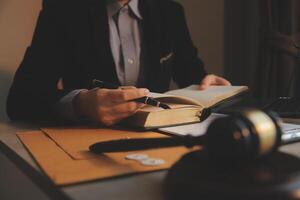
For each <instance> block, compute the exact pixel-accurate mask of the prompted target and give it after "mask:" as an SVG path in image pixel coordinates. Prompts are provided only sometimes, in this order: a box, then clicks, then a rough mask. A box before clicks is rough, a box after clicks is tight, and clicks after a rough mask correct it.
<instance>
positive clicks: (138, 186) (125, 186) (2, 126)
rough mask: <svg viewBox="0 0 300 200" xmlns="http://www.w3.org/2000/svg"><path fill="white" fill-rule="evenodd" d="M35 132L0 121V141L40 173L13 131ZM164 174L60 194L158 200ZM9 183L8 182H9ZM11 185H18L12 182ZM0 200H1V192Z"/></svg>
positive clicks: (77, 187) (99, 183)
mask: <svg viewBox="0 0 300 200" xmlns="http://www.w3.org/2000/svg"><path fill="white" fill-rule="evenodd" d="M37 129H38V126H37V125H32V124H26V123H10V122H0V140H1V141H2V142H3V143H5V144H6V145H8V146H9V147H10V148H11V149H13V150H14V151H15V152H16V153H17V154H18V155H19V156H20V157H22V158H23V159H24V160H25V161H26V162H28V163H29V164H30V165H31V166H32V167H34V169H36V170H38V171H40V169H39V167H38V166H37V165H36V163H35V162H34V160H33V159H32V157H31V156H30V154H29V153H28V152H27V151H26V149H25V148H24V146H23V145H22V143H21V142H20V141H19V140H18V138H17V136H16V132H18V131H27V130H37ZM0 163H1V157H0ZM0 165H1V164H0ZM0 169H1V168H0ZM6 173H10V172H6ZM165 175H166V171H161V172H153V173H147V174H142V175H134V176H127V177H123V178H115V179H109V180H102V181H97V182H91V183H84V184H79V185H74V186H67V187H62V191H63V192H64V193H65V194H67V196H69V197H70V198H71V199H75V200H77V199H78V200H79V199H82V200H93V199H95V200H99V199H105V200H110V199H114V200H115V199H122V200H134V199H138V200H153V199H155V200H160V199H163V193H162V183H163V180H164V177H165ZM8 177H9V176H8ZM7 181H8V180H4V179H3V178H0V185H2V184H5V183H6V182H7ZM9 182H12V180H10V181H9ZM14 184H21V183H19V182H18V181H16V182H15V183H14ZM11 188H12V192H14V193H15V192H18V191H14V189H13V186H12V187H11ZM0 191H1V190H0ZM33 191H34V190H33ZM0 199H2V198H1V192H0Z"/></svg>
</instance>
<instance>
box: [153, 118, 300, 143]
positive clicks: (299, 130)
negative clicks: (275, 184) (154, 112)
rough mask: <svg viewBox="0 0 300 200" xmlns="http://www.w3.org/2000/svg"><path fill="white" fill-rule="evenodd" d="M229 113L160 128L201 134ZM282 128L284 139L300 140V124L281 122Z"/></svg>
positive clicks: (177, 133)
mask: <svg viewBox="0 0 300 200" xmlns="http://www.w3.org/2000/svg"><path fill="white" fill-rule="evenodd" d="M226 116H227V115H223V114H216V113H213V114H211V116H210V117H209V118H207V119H206V120H205V121H203V122H201V123H196V124H190V125H184V126H174V127H168V128H160V129H159V130H160V131H162V132H165V133H169V134H172V135H177V136H186V135H191V136H200V135H204V134H205V133H206V131H207V128H208V127H209V125H210V124H211V123H212V122H213V121H214V120H216V119H217V118H221V117H226ZM281 128H282V132H283V135H282V140H283V141H284V142H285V141H289V140H296V139H297V140H300V125H299V124H291V123H281Z"/></svg>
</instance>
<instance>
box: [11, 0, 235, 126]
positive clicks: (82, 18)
mask: <svg viewBox="0 0 300 200" xmlns="http://www.w3.org/2000/svg"><path fill="white" fill-rule="evenodd" d="M171 78H173V79H174V81H175V82H176V83H177V84H178V86H179V87H181V88H182V87H186V86H188V85H191V84H200V86H199V89H205V88H206V87H208V86H210V85H230V83H229V82H228V81H227V80H225V79H224V78H221V77H218V76H216V75H212V74H210V75H209V74H207V72H206V71H205V69H204V65H203V62H202V61H201V60H200V59H199V58H198V56H197V50H196V48H195V47H194V45H193V43H192V40H191V37H190V34H189V31H188V27H187V24H186V20H185V16H184V11H183V8H182V6H181V5H180V4H178V3H176V2H174V1H171V0H131V1H128V0H63V1H58V2H49V3H48V4H47V5H46V6H44V8H43V9H42V11H41V13H40V16H39V19H38V22H37V26H36V30H35V34H34V37H33V40H32V44H31V46H30V47H29V48H28V49H27V51H26V53H25V56H24V59H23V61H22V63H21V65H20V67H19V69H18V70H17V72H16V74H15V78H14V81H13V84H12V86H11V89H10V92H9V95H8V99H7V113H8V116H9V117H10V118H11V119H12V120H31V121H32V120H33V121H35V120H53V119H57V118H61V119H64V120H79V119H82V118H84V119H85V118H89V119H93V120H96V121H98V122H100V123H102V124H104V125H113V124H115V123H118V122H119V121H121V120H122V119H124V118H126V117H128V116H131V115H132V114H134V113H135V112H136V111H137V110H138V109H139V108H140V107H141V106H142V105H141V104H139V103H136V102H133V101H130V100H132V99H136V98H139V97H143V96H145V95H147V94H148V93H149V91H153V92H165V91H167V90H168V89H169V84H170V80H171ZM94 79H98V80H102V81H106V82H110V83H113V84H117V85H119V86H123V87H120V89H114V90H110V89H90V84H91V81H92V80H94ZM124 86H126V87H124Z"/></svg>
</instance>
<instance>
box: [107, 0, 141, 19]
mask: <svg viewBox="0 0 300 200" xmlns="http://www.w3.org/2000/svg"><path fill="white" fill-rule="evenodd" d="M106 2H107V10H108V15H109V17H113V16H115V15H116V14H117V13H118V12H119V11H120V9H121V8H122V4H120V3H119V2H118V0H106ZM128 6H129V8H130V10H131V11H132V12H133V14H134V15H135V16H136V17H137V18H139V19H143V17H142V15H141V13H140V10H139V0H131V1H130V2H129V4H128Z"/></svg>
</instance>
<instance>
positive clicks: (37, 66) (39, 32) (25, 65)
mask: <svg viewBox="0 0 300 200" xmlns="http://www.w3.org/2000/svg"><path fill="white" fill-rule="evenodd" d="M58 16H59V12H57V10H56V9H55V8H54V7H49V8H45V9H43V10H42V11H41V13H40V16H39V18H38V22H37V26H36V30H35V33H34V37H33V40H32V44H31V46H30V47H28V49H27V51H26V53H25V56H24V58H23V61H22V63H21V65H20V66H19V68H18V70H17V72H16V74H15V77H14V80H13V84H12V86H11V88H10V91H9V95H8V98H7V113H8V116H9V117H10V119H12V120H28V121H36V120H39V121H40V120H51V119H54V118H55V114H54V111H53V107H54V105H55V104H56V103H57V102H58V101H59V99H60V98H62V97H63V96H64V95H65V94H67V93H68V92H69V91H63V90H58V89H57V82H58V80H59V79H60V78H61V77H62V73H63V70H64V68H65V66H66V65H67V63H66V58H67V57H68V55H67V53H66V52H67V51H66V47H67V40H66V39H65V38H66V37H64V36H65V33H64V29H65V27H64V26H63V24H62V20H59V19H58Z"/></svg>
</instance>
